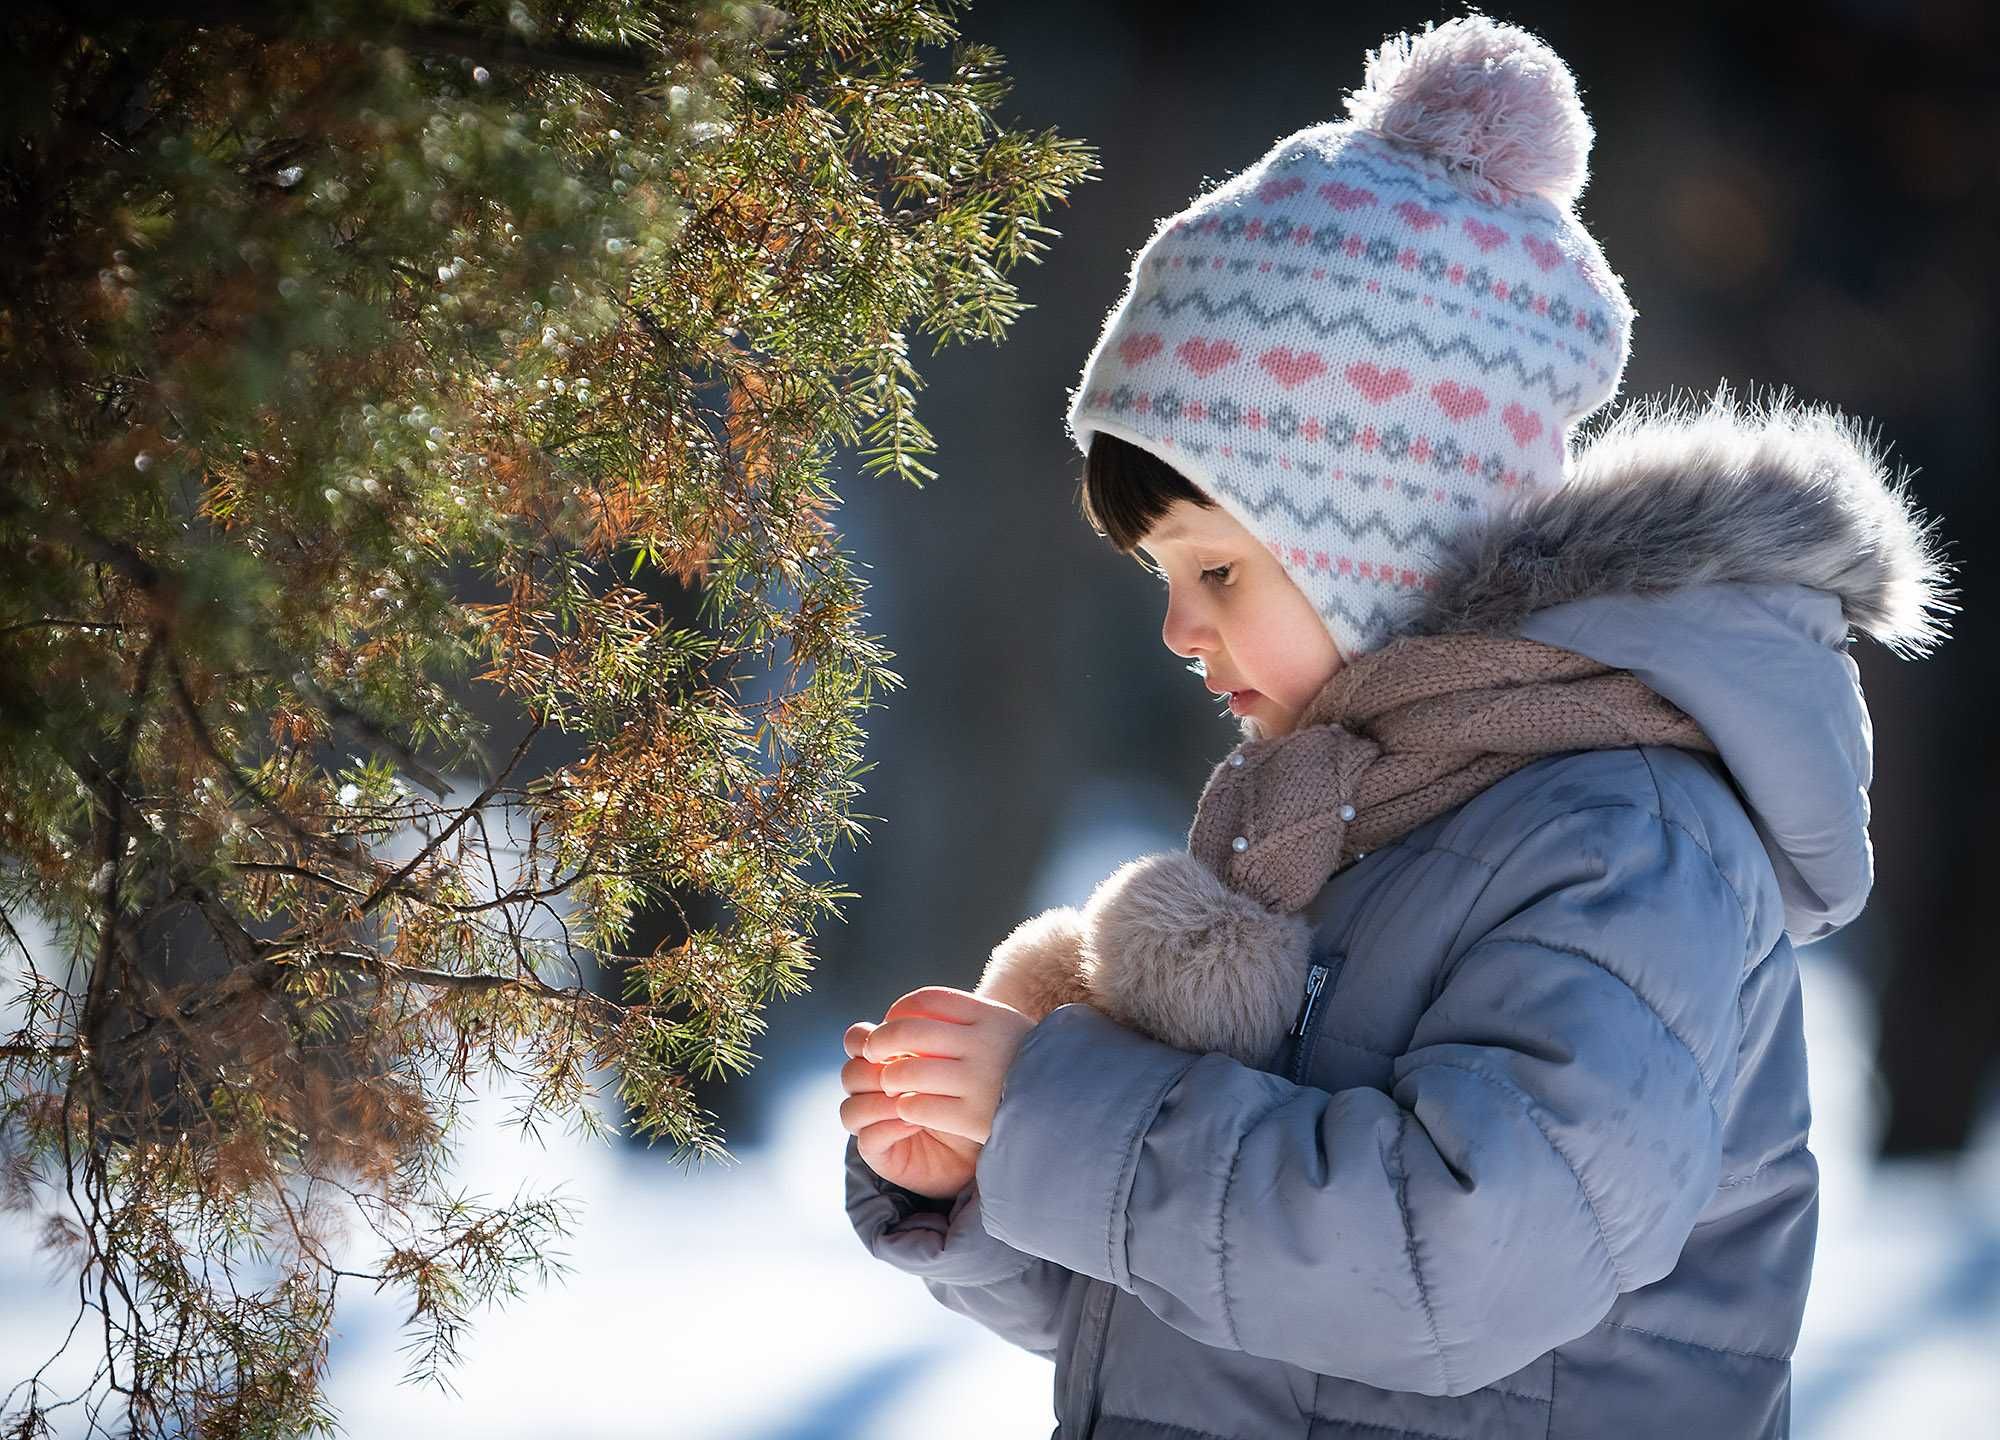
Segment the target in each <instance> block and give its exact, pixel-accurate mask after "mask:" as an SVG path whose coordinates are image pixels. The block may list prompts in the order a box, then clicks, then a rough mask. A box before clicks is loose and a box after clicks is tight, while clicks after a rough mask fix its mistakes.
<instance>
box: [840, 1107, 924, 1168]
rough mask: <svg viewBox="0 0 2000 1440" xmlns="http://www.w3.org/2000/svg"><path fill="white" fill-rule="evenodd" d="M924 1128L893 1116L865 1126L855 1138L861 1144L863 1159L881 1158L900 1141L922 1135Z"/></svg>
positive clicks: (858, 1131)
mask: <svg viewBox="0 0 2000 1440" xmlns="http://www.w3.org/2000/svg"><path fill="white" fill-rule="evenodd" d="M923 1129H924V1127H923V1126H921V1125H912V1124H911V1123H910V1122H909V1121H907V1120H903V1119H900V1118H898V1117H897V1116H894V1115H891V1116H890V1117H889V1118H888V1119H887V1120H878V1121H876V1122H875V1123H874V1124H873V1125H867V1126H863V1127H862V1128H861V1129H859V1130H857V1131H855V1132H854V1138H855V1139H856V1140H858V1141H860V1142H861V1158H862V1159H864V1160H869V1159H874V1158H876V1157H879V1156H881V1155H883V1154H884V1153H886V1152H887V1151H889V1150H890V1149H891V1148H893V1147H894V1146H895V1145H896V1143H897V1142H898V1141H901V1140H907V1139H909V1138H910V1137H911V1136H912V1135H921V1134H922V1133H923Z"/></svg>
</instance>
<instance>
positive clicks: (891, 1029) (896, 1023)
mask: <svg viewBox="0 0 2000 1440" xmlns="http://www.w3.org/2000/svg"><path fill="white" fill-rule="evenodd" d="M966 1029H967V1027H966V1026H964V1025H957V1024H954V1023H952V1022H951V1021H949V1020H924V1019H918V1018H915V1017H912V1018H910V1019H907V1020H884V1021H883V1022H882V1023H881V1024H880V1025H877V1026H876V1027H875V1030H874V1033H873V1034H871V1035H870V1036H869V1037H868V1039H867V1040H866V1041H865V1042H864V1043H863V1044H862V1047H861V1053H862V1054H863V1055H865V1056H867V1057H868V1058H869V1059H870V1060H873V1061H874V1062H875V1063H876V1064H877V1065H880V1064H881V1063H882V1062H883V1061H885V1060H889V1059H892V1058H893V1057H895V1056H897V1055H943V1056H947V1057H950V1058H952V1059H957V1058H959V1057H961V1056H963V1055H964V1054H965V1032H966Z"/></svg>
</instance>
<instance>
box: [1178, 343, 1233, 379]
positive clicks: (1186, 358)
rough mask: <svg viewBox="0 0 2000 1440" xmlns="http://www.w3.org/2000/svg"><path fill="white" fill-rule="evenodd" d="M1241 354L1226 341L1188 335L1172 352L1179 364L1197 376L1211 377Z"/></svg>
mask: <svg viewBox="0 0 2000 1440" xmlns="http://www.w3.org/2000/svg"><path fill="white" fill-rule="evenodd" d="M1242 353H1243V352H1242V351H1240V350H1238V349H1237V348H1236V347H1235V346H1234V345H1232V344H1230V343H1229V342H1228V341H1227V340H1204V339H1202V338H1201V337H1200V336H1198V335H1190V336H1189V337H1188V338H1187V339H1185V340H1183V341H1181V343H1180V344H1179V346H1177V347H1176V348H1175V350H1174V354H1176V355H1178V356H1180V358H1181V363H1182V364H1183V365H1185V366H1187V367H1188V369H1190V370H1192V371H1194V373H1195V374H1197V375H1213V374H1214V373H1215V372H1216V371H1218V370H1220V369H1221V368H1222V367H1223V366H1225V365H1227V364H1228V363H1229V362H1230V361H1232V360H1234V359H1236V358H1237V357H1238V356H1239V355H1241V354H1242Z"/></svg>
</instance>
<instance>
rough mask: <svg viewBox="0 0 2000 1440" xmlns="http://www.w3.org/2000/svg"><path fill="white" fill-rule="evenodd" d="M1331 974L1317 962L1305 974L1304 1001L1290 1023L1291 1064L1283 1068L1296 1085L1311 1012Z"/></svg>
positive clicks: (1329, 969) (1302, 1063)
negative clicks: (1294, 1018)
mask: <svg viewBox="0 0 2000 1440" xmlns="http://www.w3.org/2000/svg"><path fill="white" fill-rule="evenodd" d="M1331 973H1332V969H1331V967H1329V966H1326V965H1322V964H1320V963H1319V962H1318V961H1314V962H1313V967H1312V969H1311V970H1309V971H1308V972H1307V973H1306V995H1305V999H1304V1001H1303V1002H1302V1003H1301V1004H1300V1005H1299V1018H1298V1019H1297V1020H1295V1021H1293V1022H1292V1030H1291V1040H1292V1058H1291V1063H1290V1064H1289V1065H1287V1066H1286V1067H1285V1068H1286V1072H1287V1073H1288V1074H1289V1076H1290V1077H1291V1080H1292V1082H1293V1083H1294V1084H1297V1083H1298V1079H1299V1071H1300V1069H1301V1068H1302V1066H1303V1065H1304V1062H1305V1041H1306V1036H1307V1035H1308V1034H1309V1033H1310V1032H1311V1030H1312V1017H1313V1011H1314V1010H1315V1009H1317V1008H1318V1007H1319V997H1320V993H1321V992H1322V991H1323V990H1325V989H1326V977H1327V976H1328V975H1330V974H1331Z"/></svg>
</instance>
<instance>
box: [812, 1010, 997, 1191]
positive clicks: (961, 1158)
mask: <svg viewBox="0 0 2000 1440" xmlns="http://www.w3.org/2000/svg"><path fill="white" fill-rule="evenodd" d="M879 1028H881V1027H880V1026H878V1025H875V1024H873V1023H871V1022H870V1021H867V1020H857V1021H856V1022H855V1023H854V1024H852V1025H850V1026H848V1027H847V1034H846V1035H845V1037H843V1041H842V1043H843V1044H844V1045H845V1047H846V1049H847V1053H848V1055H849V1056H850V1057H852V1058H850V1059H849V1060H848V1062H847V1063H846V1064H845V1065H843V1066H841V1067H840V1083H841V1085H842V1086H843V1088H845V1089H846V1091H847V1098H846V1099H845V1100H843V1101H841V1102H840V1123H841V1124H842V1125H844V1126H846V1127H847V1129H848V1130H849V1131H850V1132H851V1133H852V1134H853V1135H854V1137H855V1139H856V1141H857V1143H858V1146H859V1148H860V1151H861V1158H862V1159H863V1160H864V1161H866V1162H867V1164H868V1168H869V1169H871V1170H873V1171H874V1172H875V1173H876V1174H877V1175H880V1176H881V1177H882V1178H883V1179H884V1180H887V1181H888V1182H889V1183H890V1184H892V1185H901V1186H902V1187H903V1188H904V1189H906V1190H914V1191H915V1192H916V1193H917V1194H919V1195H928V1196H930V1197H931V1198H932V1199H934V1200H949V1199H951V1198H952V1197H953V1196H955V1195H957V1194H958V1192H959V1191H961V1190H963V1189H964V1188H965V1187H966V1186H967V1185H969V1184H971V1183H972V1176H973V1171H974V1169H975V1167H976V1166H977V1164H978V1161H979V1151H980V1149H981V1148H982V1147H981V1146H979V1145H978V1144H976V1143H974V1142H973V1141H970V1140H967V1139H965V1138H963V1137H962V1136H958V1135H950V1134H946V1133H945V1132H943V1131H938V1130H929V1129H926V1128H925V1127H923V1126H922V1125H916V1124H912V1123H911V1122H910V1121H907V1120H905V1119H903V1118H902V1117H901V1116H899V1115H898V1114H897V1113H896V1111H897V1105H898V1103H899V1100H900V1098H901V1097H899V1096H896V1095H892V1094H889V1093H888V1092H886V1091H885V1090H884V1089H883V1088H882V1071H883V1070H884V1069H886V1068H887V1067H886V1066H883V1065H878V1064H876V1063H875V1062H874V1061H872V1060H869V1059H868V1058H867V1057H866V1056H864V1055H863V1054H862V1048H863V1046H864V1045H865V1044H866V1043H867V1040H868V1037H869V1036H870V1035H871V1034H873V1033H874V1032H875V1031H876V1030H877V1029H879Z"/></svg>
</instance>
